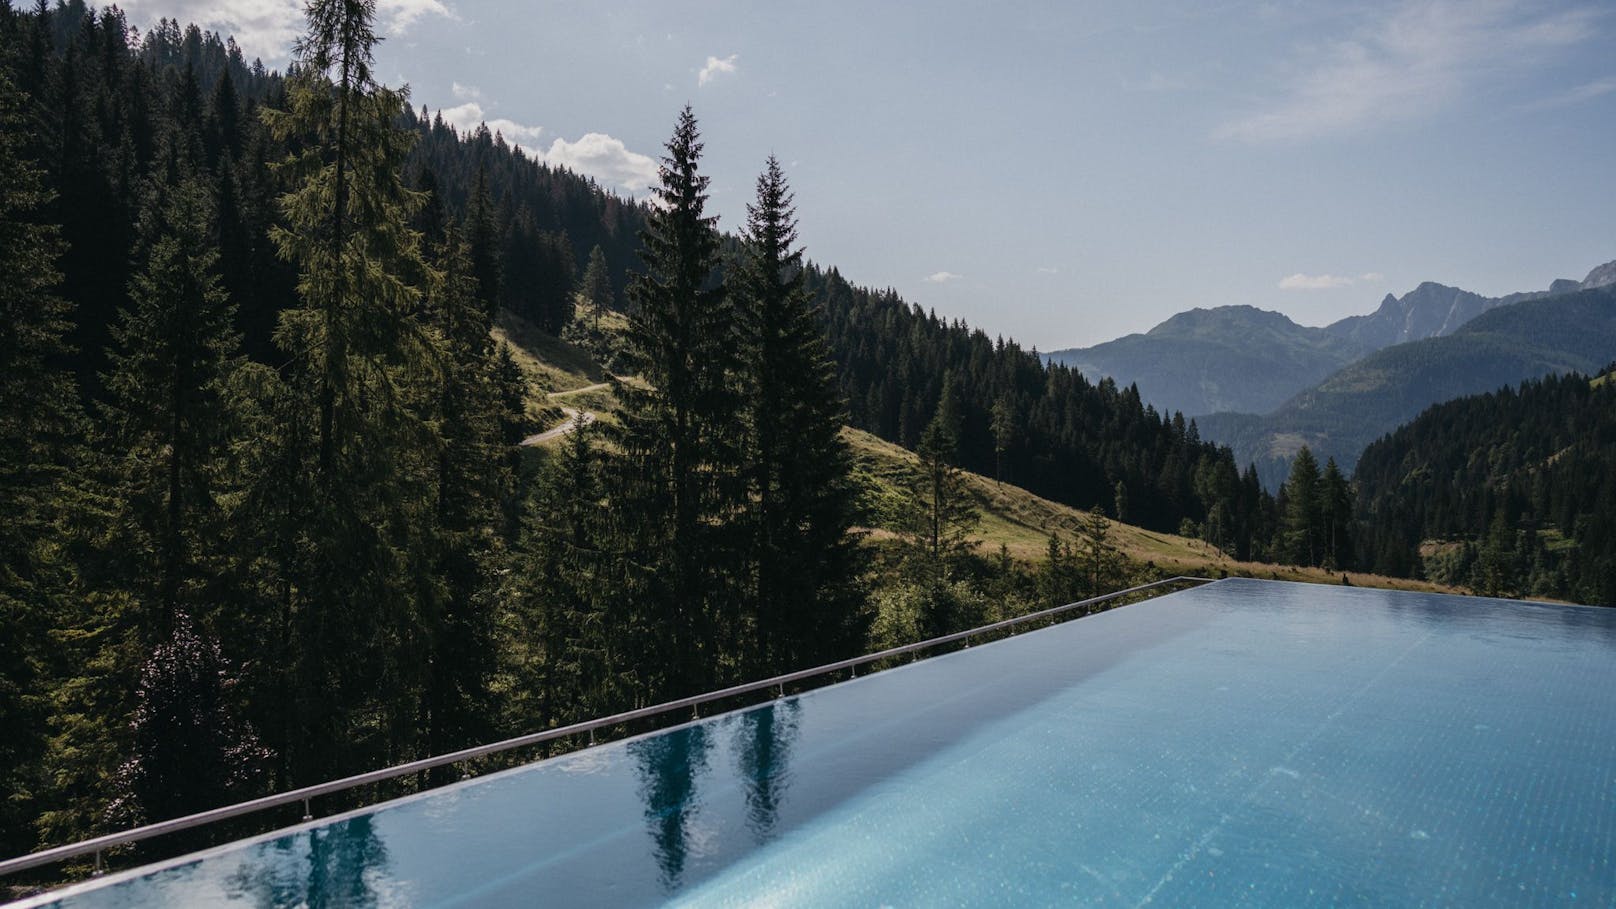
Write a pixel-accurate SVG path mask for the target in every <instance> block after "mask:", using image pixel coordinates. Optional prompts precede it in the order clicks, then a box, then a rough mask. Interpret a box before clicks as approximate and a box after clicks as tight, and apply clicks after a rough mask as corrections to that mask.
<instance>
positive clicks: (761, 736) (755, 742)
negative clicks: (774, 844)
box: [734, 698, 801, 843]
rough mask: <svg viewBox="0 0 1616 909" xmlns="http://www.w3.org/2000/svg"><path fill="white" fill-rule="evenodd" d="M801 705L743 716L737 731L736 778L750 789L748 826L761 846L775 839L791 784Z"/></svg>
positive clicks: (764, 709) (794, 703) (772, 706)
mask: <svg viewBox="0 0 1616 909" xmlns="http://www.w3.org/2000/svg"><path fill="white" fill-rule="evenodd" d="M799 710H801V705H800V703H799V702H798V701H797V700H796V699H795V698H793V699H792V700H789V701H776V702H774V703H773V704H770V705H769V706H767V707H760V708H758V709H757V710H752V711H748V712H746V713H743V714H741V716H740V722H739V723H738V724H737V725H736V728H735V744H734V749H735V763H736V775H737V776H739V777H740V779H741V781H742V782H743V783H744V784H745V786H746V823H747V826H748V827H750V828H751V830H752V834H753V835H754V836H756V837H757V840H758V842H759V843H763V842H767V841H768V840H770V839H773V838H774V825H775V822H776V821H777V820H778V819H779V813H780V803H781V802H782V801H784V799H785V794H786V789H787V788H789V787H790V785H791V746H792V744H793V743H794V742H795V741H796V738H797V713H798V711H799Z"/></svg>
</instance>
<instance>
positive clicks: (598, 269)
mask: <svg viewBox="0 0 1616 909" xmlns="http://www.w3.org/2000/svg"><path fill="white" fill-rule="evenodd" d="M579 283H580V289H581V292H582V293H583V296H584V302H585V303H587V304H589V314H590V319H591V320H592V327H593V328H594V329H595V330H597V331H598V330H599V329H600V316H601V313H603V312H605V311H606V310H608V309H610V308H611V306H612V275H611V270H610V269H608V268H607V266H606V251H605V250H603V249H601V248H600V244H599V243H596V244H595V248H594V249H592V250H590V251H589V264H588V265H586V266H584V276H583V279H582V281H580V282H579Z"/></svg>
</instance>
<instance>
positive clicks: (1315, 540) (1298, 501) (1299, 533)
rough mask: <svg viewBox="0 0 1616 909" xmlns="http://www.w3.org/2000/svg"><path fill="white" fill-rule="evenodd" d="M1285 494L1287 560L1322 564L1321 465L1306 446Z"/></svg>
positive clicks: (1294, 463)
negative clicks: (1320, 529)
mask: <svg viewBox="0 0 1616 909" xmlns="http://www.w3.org/2000/svg"><path fill="white" fill-rule="evenodd" d="M1281 493H1282V498H1283V499H1284V502H1285V504H1284V520H1283V522H1282V524H1281V526H1280V535H1281V537H1282V547H1283V550H1284V553H1285V557H1286V560H1287V561H1289V562H1291V563H1292V564H1294V565H1317V564H1319V556H1320V546H1319V525H1320V519H1319V462H1318V461H1317V460H1316V459H1314V457H1313V452H1312V451H1311V450H1309V449H1308V447H1307V446H1306V445H1303V446H1302V450H1301V451H1299V452H1297V453H1296V458H1295V460H1293V461H1292V462H1291V472H1290V476H1289V477H1288V478H1286V480H1285V485H1284V487H1283V488H1282V490H1281Z"/></svg>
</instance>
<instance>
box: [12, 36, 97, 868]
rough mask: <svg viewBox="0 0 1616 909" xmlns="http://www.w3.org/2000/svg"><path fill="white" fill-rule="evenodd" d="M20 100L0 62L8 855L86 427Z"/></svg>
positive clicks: (27, 817)
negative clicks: (67, 363) (69, 366)
mask: <svg viewBox="0 0 1616 909" xmlns="http://www.w3.org/2000/svg"><path fill="white" fill-rule="evenodd" d="M35 27H36V28H39V27H42V23H39V22H38V21H37V20H36V22H35ZM25 103H26V99H25V98H24V97H22V96H21V95H20V93H19V92H18V91H17V90H16V89H15V88H14V87H13V85H12V83H11V81H10V79H9V77H8V76H7V74H6V72H5V70H4V69H3V68H0V275H3V276H4V278H3V279H0V515H4V519H3V520H0V640H3V641H5V644H4V646H0V729H5V730H6V733H5V734H4V735H0V789H3V790H4V791H5V792H7V793H8V794H9V796H8V797H7V798H5V799H0V850H4V851H5V852H6V853H7V854H12V855H16V854H21V853H23V852H26V851H28V850H29V849H31V848H33V846H34V845H35V840H34V836H33V834H34V821H35V820H36V818H37V816H38V813H39V812H38V804H39V803H38V802H37V801H36V800H37V799H39V797H40V796H41V794H42V793H43V791H44V790H45V788H46V781H45V780H44V779H43V778H42V777H41V775H40V771H41V764H40V758H41V757H42V754H43V752H44V750H45V739H46V732H47V730H48V724H47V719H46V718H47V714H48V709H49V701H48V694H49V681H50V678H51V674H52V670H53V668H54V666H53V663H54V662H55V660H54V659H53V655H54V653H55V650H56V648H55V647H54V645H53V644H52V642H51V640H50V637H49V633H50V631H51V629H52V628H54V627H56V626H57V623H58V622H59V620H60V618H61V610H62V608H63V606H64V605H65V598H64V597H63V595H64V594H65V593H66V590H67V582H68V581H69V580H70V578H71V576H72V566H71V565H69V564H67V563H66V562H65V561H64V560H63V558H62V547H61V546H60V543H61V534H60V528H61V523H62V520H63V518H64V514H63V509H64V508H65V507H66V506H67V504H68V501H69V495H68V489H69V485H70V483H71V481H72V477H73V471H74V469H75V467H76V465H77V461H78V447H79V445H78V440H79V438H80V436H81V434H82V432H83V430H84V421H83V419H82V414H81V413H80V411H79V405H78V392H77V390H76V388H75V387H74V383H73V377H72V375H71V373H69V372H67V371H66V370H65V369H64V368H63V367H62V366H61V365H60V363H61V362H62V360H63V359H64V358H65V357H66V355H67V353H68V347H67V343H66V341H65V337H66V335H67V333H68V331H69V329H70V327H71V321H70V318H71V310H70V307H69V305H68V304H67V302H66V301H64V300H63V299H62V298H61V297H59V296H57V292H56V288H57V282H58V281H59V279H60V274H59V273H58V271H57V265H56V262H57V259H58V257H59V256H60V254H61V251H62V243H61V240H60V231H59V230H58V229H57V228H56V227H55V226H54V225H49V224H46V223H43V222H42V221H41V214H42V210H43V209H44V207H45V206H46V205H47V204H48V203H49V201H50V194H49V193H48V192H47V191H46V190H45V189H44V186H43V180H42V174H41V172H40V168H39V167H37V166H36V165H35V164H34V163H33V162H32V161H31V160H29V158H28V156H27V154H26V152H25V148H26V145H25V143H26V142H27V136H28V131H27V130H26V129H24V128H22V123H23V118H22V109H23V107H24V104H25Z"/></svg>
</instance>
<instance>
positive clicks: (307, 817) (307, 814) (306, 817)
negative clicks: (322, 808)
mask: <svg viewBox="0 0 1616 909" xmlns="http://www.w3.org/2000/svg"><path fill="white" fill-rule="evenodd" d="M312 820H314V812H313V811H310V810H309V800H308V799H304V800H303V823H305V824H307V823H308V822H309V821H312Z"/></svg>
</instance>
